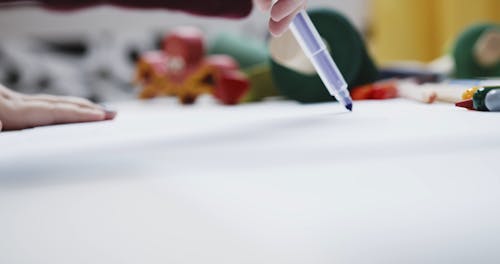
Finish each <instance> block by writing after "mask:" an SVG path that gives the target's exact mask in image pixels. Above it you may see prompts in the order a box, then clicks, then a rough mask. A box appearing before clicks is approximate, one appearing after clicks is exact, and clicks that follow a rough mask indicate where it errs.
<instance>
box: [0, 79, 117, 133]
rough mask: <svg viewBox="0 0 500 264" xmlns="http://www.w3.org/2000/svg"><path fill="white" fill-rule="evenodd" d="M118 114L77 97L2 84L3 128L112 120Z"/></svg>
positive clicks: (0, 116) (0, 113)
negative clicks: (25, 90) (24, 90)
mask: <svg viewBox="0 0 500 264" xmlns="http://www.w3.org/2000/svg"><path fill="white" fill-rule="evenodd" d="M115 115H116V113H114V112H109V111H105V110H104V109H103V108H102V107H101V106H99V105H96V104H93V103H92V102H90V101H88V100H85V99H81V98H75V97H63V96H52V95H24V94H20V93H16V92H14V91H11V90H9V89H7V88H5V87H4V86H2V85H0V131H1V130H2V128H3V130H17V129H24V128H30V127H36V126H45V125H53V124H64V123H77V122H92V121H103V120H110V119H113V118H114V117H115Z"/></svg>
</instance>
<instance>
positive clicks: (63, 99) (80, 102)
mask: <svg viewBox="0 0 500 264" xmlns="http://www.w3.org/2000/svg"><path fill="white" fill-rule="evenodd" d="M23 99H24V100H29V101H32V100H41V101H46V102H49V103H70V104H75V105H77V106H82V107H88V108H94V109H102V107H101V106H99V105H97V104H94V103H92V102H91V101H89V100H87V99H83V98H79V97H73V96H55V95H48V94H36V95H25V96H24V98H23Z"/></svg>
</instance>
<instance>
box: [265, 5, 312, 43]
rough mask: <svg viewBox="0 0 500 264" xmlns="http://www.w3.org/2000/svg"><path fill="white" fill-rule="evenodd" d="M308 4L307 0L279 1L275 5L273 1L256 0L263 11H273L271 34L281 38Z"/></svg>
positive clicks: (270, 24) (270, 25)
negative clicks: (298, 13)
mask: <svg viewBox="0 0 500 264" xmlns="http://www.w3.org/2000/svg"><path fill="white" fill-rule="evenodd" d="M306 2H307V0H278V1H275V3H274V4H273V1H272V0H255V4H256V5H257V6H258V7H259V8H260V9H261V10H262V11H269V10H271V18H270V19H269V32H271V34H273V35H274V36H279V35H281V34H283V32H285V31H286V30H287V29H288V25H289V24H290V22H292V19H293V18H294V17H295V14H297V12H299V11H300V10H301V9H303V8H304V7H305V5H306Z"/></svg>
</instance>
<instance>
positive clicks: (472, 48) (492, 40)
mask: <svg viewBox="0 0 500 264" xmlns="http://www.w3.org/2000/svg"><path fill="white" fill-rule="evenodd" d="M452 56H453V59H454V62H455V72H454V77H455V78H458V79H472V78H486V77H500V25H499V24H477V25H474V26H472V27H470V28H469V29H467V30H465V31H464V32H463V33H462V34H461V35H460V36H459V37H458V39H457V41H456V43H455V46H454V48H453V52H452Z"/></svg>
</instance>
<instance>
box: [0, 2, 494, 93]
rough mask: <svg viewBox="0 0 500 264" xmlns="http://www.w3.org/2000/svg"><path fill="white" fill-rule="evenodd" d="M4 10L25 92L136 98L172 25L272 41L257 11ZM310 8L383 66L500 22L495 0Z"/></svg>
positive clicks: (440, 49)
mask: <svg viewBox="0 0 500 264" xmlns="http://www.w3.org/2000/svg"><path fill="white" fill-rule="evenodd" d="M2 7H3V8H1V9H0V36H1V37H0V83H2V84H4V85H6V86H8V87H9V88H12V89H16V90H19V91H22V92H28V93H31V92H47V93H53V94H71V95H77V96H83V97H87V98H90V99H92V100H94V101H114V100H125V99H129V98H133V97H135V96H136V94H135V93H134V91H135V89H134V85H133V84H132V79H133V75H134V74H133V72H134V67H135V63H136V61H137V58H138V56H139V55H140V54H141V53H143V52H144V51H146V50H151V49H157V48H159V47H160V46H161V45H160V43H161V41H162V39H163V36H164V35H165V33H166V32H168V31H169V29H171V28H173V27H176V26H180V25H193V26H197V27H199V28H200V29H202V30H203V32H204V33H205V34H206V38H207V39H208V40H210V39H212V38H214V37H215V36H217V35H218V34H220V33H221V32H224V33H238V34H241V33H242V32H244V34H245V35H246V36H248V37H251V38H254V39H256V40H257V41H262V42H264V41H265V40H266V39H267V38H268V34H267V28H266V26H267V21H266V15H265V14H262V13H261V12H259V11H258V10H253V12H252V14H251V15H250V16H249V17H247V18H245V19H242V20H230V21H228V20H226V19H218V18H206V17H195V16H191V15H186V14H183V13H179V12H171V11H165V10H147V11H145V10H130V9H123V8H116V7H107V6H101V7H96V8H90V9H84V10H81V11H78V12H68V13H61V12H54V11H47V10H44V9H41V8H37V7H33V6H24V7H23V6H21V7H11V6H9V7H6V6H2ZM309 7H322V8H328V9H335V10H337V11H339V12H340V13H342V14H344V15H345V16H346V17H347V18H348V20H350V21H351V23H352V24H353V25H354V27H355V28H356V29H357V30H358V31H359V32H360V33H361V35H362V37H363V38H364V40H365V44H366V46H367V47H368V53H369V54H370V56H371V57H372V59H373V61H374V62H375V64H376V65H378V66H384V65H390V64H392V63H394V62H401V61H417V62H421V63H428V62H431V61H433V60H436V59H438V58H440V57H442V56H443V55H445V54H447V53H449V52H450V49H451V47H452V45H453V43H454V41H455V39H456V38H457V36H458V35H459V34H460V33H461V32H462V31H463V30H465V29H466V28H467V27H469V26H470V25H473V24H475V23H479V22H494V23H499V22H500V13H499V12H498V11H499V10H500V1H498V0H475V1H470V0H351V1H342V0H310V1H309ZM334 26H335V25H332V27H334Z"/></svg>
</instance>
